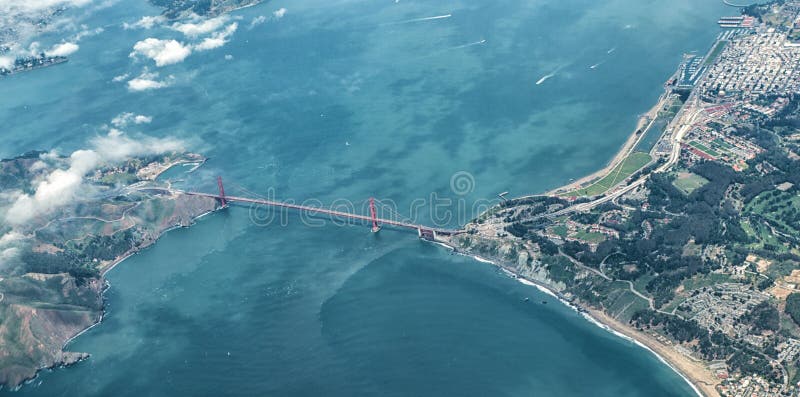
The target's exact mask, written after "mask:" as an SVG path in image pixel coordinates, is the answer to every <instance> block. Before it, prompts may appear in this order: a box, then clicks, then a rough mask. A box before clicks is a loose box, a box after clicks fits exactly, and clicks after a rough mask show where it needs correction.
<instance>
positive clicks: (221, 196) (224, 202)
mask: <svg viewBox="0 0 800 397" xmlns="http://www.w3.org/2000/svg"><path fill="white" fill-rule="evenodd" d="M217 187H218V188H219V202H220V204H222V206H223V207H226V206H227V205H228V200H226V199H225V186H222V177H221V176H218V177H217Z"/></svg>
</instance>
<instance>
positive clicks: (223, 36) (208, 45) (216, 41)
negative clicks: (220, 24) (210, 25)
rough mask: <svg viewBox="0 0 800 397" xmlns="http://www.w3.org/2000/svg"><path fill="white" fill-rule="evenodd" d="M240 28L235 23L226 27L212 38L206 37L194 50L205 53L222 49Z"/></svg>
mask: <svg viewBox="0 0 800 397" xmlns="http://www.w3.org/2000/svg"><path fill="white" fill-rule="evenodd" d="M238 28H239V24H238V23H236V22H234V23H232V24H230V25H228V26H227V27H225V30H222V31H219V32H214V33H213V34H212V35H211V37H206V38H205V39H203V41H201V42H200V43H199V44H195V45H194V47H193V48H194V49H195V50H197V51H205V50H211V49H214V48H218V47H222V46H224V45H225V43H227V42H228V38H229V37H230V36H231V35H233V33H234V32H236V29H238Z"/></svg>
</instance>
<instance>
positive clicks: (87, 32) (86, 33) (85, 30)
mask: <svg viewBox="0 0 800 397" xmlns="http://www.w3.org/2000/svg"><path fill="white" fill-rule="evenodd" d="M0 1H2V0H0ZM103 32H105V29H103V28H102V27H98V28H96V29H93V30H92V29H89V26H87V25H81V31H80V32H78V33H76V34H75V36H72V39H71V40H72V41H75V42H78V41H81V40H83V38H84V37H91V36H95V35H98V34H100V33H103Z"/></svg>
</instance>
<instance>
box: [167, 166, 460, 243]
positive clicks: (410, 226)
mask: <svg viewBox="0 0 800 397" xmlns="http://www.w3.org/2000/svg"><path fill="white" fill-rule="evenodd" d="M217 188H218V189H219V193H218V194H211V193H200V192H186V191H184V192H182V193H183V194H187V195H191V196H201V197H211V198H214V199H216V200H217V201H219V203H220V205H221V206H222V207H226V206H228V204H230V203H247V204H256V205H263V206H267V207H273V208H284V209H290V210H295V211H299V212H305V213H307V214H309V215H312V216H321V215H325V216H330V217H331V219H334V218H336V219H341V220H352V221H360V222H363V223H367V224H369V225H370V226H371V229H372V232H374V233H377V232H378V231H379V230H380V229H381V226H384V225H386V226H392V227H396V228H399V229H406V230H415V231H417V233H418V234H419V237H420V238H422V239H425V240H435V239H436V236H438V235H444V236H452V235H456V234H461V233H464V231H463V230H455V229H443V228H433V227H428V226H424V225H420V224H416V223H414V222H412V221H410V220H397V219H386V218H379V217H378V211H377V207H376V202H378V201H377V200H375V198H370V199H369V213H370V214H369V215H359V214H354V213H349V212H344V211H336V210H330V209H325V208H319V207H312V206H307V205H300V204H293V203H286V202H281V201H275V200H268V199H264V198H249V197H238V196H228V195H226V194H225V186H223V184H222V178H221V177H217ZM242 190H244V191H245V192H246V193H250V194H253V193H252V192H248V191H247V190H246V189H242ZM382 208H386V207H385V206H383V207H382ZM389 211H390V213H395V211H392V210H391V208H389ZM395 214H396V213H395Z"/></svg>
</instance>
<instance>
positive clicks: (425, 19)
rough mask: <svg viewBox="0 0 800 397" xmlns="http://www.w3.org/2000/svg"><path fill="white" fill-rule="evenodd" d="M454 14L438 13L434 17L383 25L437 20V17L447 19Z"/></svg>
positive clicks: (391, 23) (390, 23)
mask: <svg viewBox="0 0 800 397" xmlns="http://www.w3.org/2000/svg"><path fill="white" fill-rule="evenodd" d="M452 16H453V14H444V15H436V16H432V17H424V18H414V19H406V20H405V21H398V22H389V23H384V24H382V25H381V26H386V25H402V24H406V23H414V22H425V21H435V20H437V19H446V18H450V17H452Z"/></svg>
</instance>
